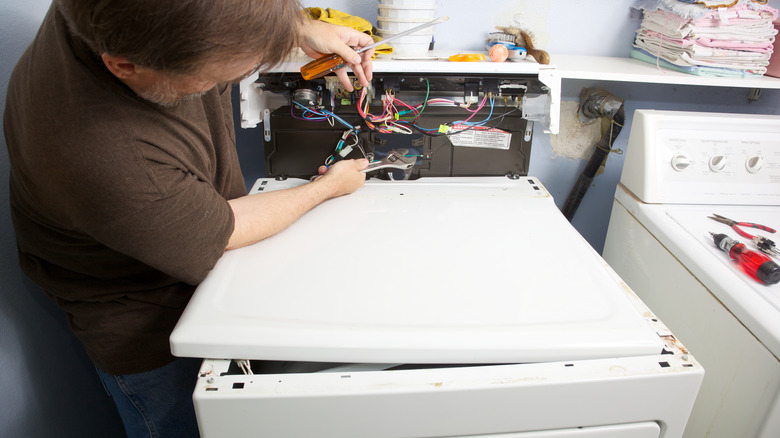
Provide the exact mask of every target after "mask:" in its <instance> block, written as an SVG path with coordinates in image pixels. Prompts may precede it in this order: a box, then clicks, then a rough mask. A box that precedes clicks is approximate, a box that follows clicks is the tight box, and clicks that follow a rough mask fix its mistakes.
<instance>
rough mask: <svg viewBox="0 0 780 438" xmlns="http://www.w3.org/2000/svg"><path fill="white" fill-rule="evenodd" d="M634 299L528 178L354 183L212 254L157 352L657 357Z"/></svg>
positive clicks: (504, 359) (496, 359)
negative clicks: (272, 230)
mask: <svg viewBox="0 0 780 438" xmlns="http://www.w3.org/2000/svg"><path fill="white" fill-rule="evenodd" d="M302 183H304V181H300V180H288V181H285V182H284V184H285V185H287V186H289V185H290V184H293V185H295V184H302ZM258 184H266V185H264V186H263V187H265V188H266V190H272V189H274V188H275V186H276V185H278V184H280V183H279V182H276V181H273V180H265V182H262V181H259V182H258ZM256 187H257V186H256ZM260 196H262V195H260ZM645 310H646V308H644V306H643V304H641V302H639V300H638V299H637V298H636V296H635V295H634V294H633V292H631V291H630V289H629V288H628V287H627V286H626V285H625V284H624V283H623V282H622V281H621V280H620V279H619V278H618V277H617V275H616V274H615V273H614V272H613V271H612V269H611V268H609V267H608V265H607V264H606V263H605V262H604V261H603V260H602V259H601V257H600V256H599V255H598V254H597V253H596V252H595V251H594V250H593V249H592V248H591V247H590V245H588V243H587V242H586V241H585V240H584V239H583V238H582V237H581V236H580V235H579V234H578V233H577V232H576V230H575V229H574V228H573V227H572V226H571V225H570V224H569V223H568V222H567V221H566V219H565V218H564V217H563V215H562V214H561V213H560V212H559V211H558V209H557V207H556V206H555V204H554V202H553V199H552V197H550V195H549V193H548V192H547V191H546V190H545V189H544V187H542V186H541V184H540V183H539V182H538V180H536V179H534V178H521V179H519V180H510V179H509V178H504V177H485V178H481V177H480V178H428V179H425V178H423V179H419V180H416V181H374V180H369V181H367V183H366V185H365V186H364V187H362V188H360V189H359V190H358V191H357V192H355V193H353V194H351V195H348V196H344V197H340V198H337V199H332V200H330V201H327V202H325V203H323V204H322V205H320V206H318V207H317V208H315V209H314V210H312V211H311V212H309V213H308V214H306V215H305V216H304V217H303V218H301V219H300V220H298V221H297V222H296V223H294V224H293V225H291V226H290V227H289V228H288V229H286V230H284V231H283V232H281V233H279V234H277V235H276V236H273V237H271V238H269V239H266V240H264V241H262V242H260V243H257V244H255V245H252V246H249V247H246V248H242V249H238V250H233V251H228V252H226V253H225V255H224V256H223V257H222V258H221V259H220V260H219V262H218V263H217V265H216V267H215V268H214V269H213V271H212V272H211V273H210V274H209V275H208V276H207V278H206V280H205V281H204V282H203V283H202V284H201V285H200V286H199V287H198V288H197V290H196V292H195V295H194V296H193V298H192V300H191V301H190V303H189V305H188V306H187V309H186V311H185V312H184V315H183V316H182V318H181V319H180V321H179V323H178V325H177V327H176V329H175V330H174V332H173V334H172V335H171V347H172V351H173V354H175V355H176V356H186V357H204V358H224V359H265V360H290V361H315V362H316V361H323V362H372V363H509V362H512V363H517V362H542V361H556V360H577V359H590V358H605V357H618V356H633V355H646V354H658V353H660V352H661V350H662V347H663V344H662V342H661V340H660V338H659V337H658V335H657V334H656V333H655V332H654V331H653V329H652V328H651V327H650V325H649V322H648V321H647V320H646V319H645V316H643V312H644V311H645Z"/></svg>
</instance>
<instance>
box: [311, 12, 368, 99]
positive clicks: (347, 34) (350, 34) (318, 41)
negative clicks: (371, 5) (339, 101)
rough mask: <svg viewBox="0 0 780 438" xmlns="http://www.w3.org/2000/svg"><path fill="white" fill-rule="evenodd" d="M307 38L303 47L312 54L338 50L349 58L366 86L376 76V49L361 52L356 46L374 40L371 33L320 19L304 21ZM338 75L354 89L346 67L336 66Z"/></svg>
mask: <svg viewBox="0 0 780 438" xmlns="http://www.w3.org/2000/svg"><path fill="white" fill-rule="evenodd" d="M302 34H303V42H302V43H301V49H302V50H303V52H304V53H306V54H307V55H309V56H311V57H312V58H315V59H316V58H320V57H322V56H324V55H327V54H331V53H335V54H337V55H339V56H341V57H342V58H344V60H345V61H346V62H347V65H348V66H349V68H350V69H352V71H353V72H354V73H355V76H357V79H358V81H359V82H360V84H362V85H363V86H364V87H365V86H368V84H369V82H370V81H371V78H372V77H373V67H372V64H371V57H372V56H373V55H374V49H369V50H366V51H365V52H363V53H360V54H358V53H357V52H355V50H354V49H353V47H355V48H360V47H365V46H368V45H371V44H373V43H374V40H373V39H372V38H371V36H370V35H367V34H365V33H363V32H358V31H357V30H355V29H352V28H351V27H347V26H337V25H335V24H331V23H326V22H324V21H320V20H308V21H306V22H305V24H304V25H303V32H302ZM336 76H337V77H338V78H339V81H340V82H341V84H342V85H344V88H346V89H347V91H352V90H353V89H354V88H353V87H352V83H351V81H350V80H349V77H348V76H347V71H346V68H340V69H338V70H336Z"/></svg>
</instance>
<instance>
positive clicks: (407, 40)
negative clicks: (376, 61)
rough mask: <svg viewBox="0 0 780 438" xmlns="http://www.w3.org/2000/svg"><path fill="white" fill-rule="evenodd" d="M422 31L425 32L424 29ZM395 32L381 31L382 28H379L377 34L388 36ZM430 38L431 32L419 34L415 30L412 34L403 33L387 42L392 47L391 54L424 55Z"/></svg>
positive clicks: (431, 36)
mask: <svg viewBox="0 0 780 438" xmlns="http://www.w3.org/2000/svg"><path fill="white" fill-rule="evenodd" d="M422 32H425V30H423V31H422ZM397 33H398V32H382V30H379V36H380V37H382V38H388V37H391V36H393V35H396V34H397ZM432 39H433V33H430V34H427V35H421V34H418V33H417V32H415V33H414V34H412V35H404V36H402V37H399V38H398V39H394V40H392V41H390V42H388V43H387V44H389V45H391V46H392V47H393V55H401V56H419V55H424V54H425V53H426V52H427V51H428V48H429V47H430V44H431V40H432Z"/></svg>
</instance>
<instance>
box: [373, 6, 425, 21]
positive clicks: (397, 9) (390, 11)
mask: <svg viewBox="0 0 780 438" xmlns="http://www.w3.org/2000/svg"><path fill="white" fill-rule="evenodd" d="M379 16H380V17H384V18H397V19H401V20H408V19H420V20H425V21H431V20H433V19H434V18H436V7H435V6H394V5H379Z"/></svg>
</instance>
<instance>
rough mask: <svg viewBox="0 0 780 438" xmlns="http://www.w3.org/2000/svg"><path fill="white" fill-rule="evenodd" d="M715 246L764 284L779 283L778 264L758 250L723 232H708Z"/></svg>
mask: <svg viewBox="0 0 780 438" xmlns="http://www.w3.org/2000/svg"><path fill="white" fill-rule="evenodd" d="M710 235H711V236H712V239H713V241H714V242H715V246H717V247H718V248H720V249H722V250H723V251H725V252H727V253H729V256H730V257H731V258H732V259H734V260H736V261H737V262H738V263H739V267H740V268H742V270H743V271H745V272H746V273H747V274H748V275H750V276H751V277H753V278H754V279H755V280H757V281H760V282H761V283H764V284H777V283H780V266H778V265H777V263H775V262H773V261H772V259H770V258H769V257H767V256H766V255H764V254H761V253H759V252H755V251H751V250H749V249H747V248H746V247H745V244H744V243H740V242H738V241H736V240H734V239H732V238H730V237H729V236H727V235H725V234H715V233H713V232H710Z"/></svg>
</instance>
